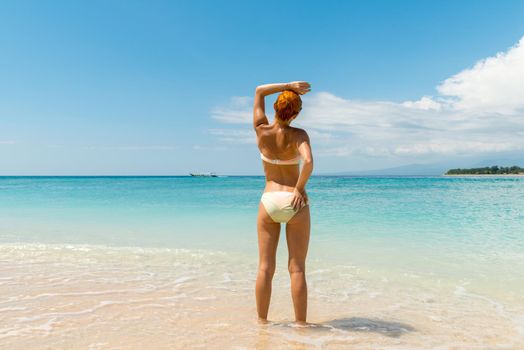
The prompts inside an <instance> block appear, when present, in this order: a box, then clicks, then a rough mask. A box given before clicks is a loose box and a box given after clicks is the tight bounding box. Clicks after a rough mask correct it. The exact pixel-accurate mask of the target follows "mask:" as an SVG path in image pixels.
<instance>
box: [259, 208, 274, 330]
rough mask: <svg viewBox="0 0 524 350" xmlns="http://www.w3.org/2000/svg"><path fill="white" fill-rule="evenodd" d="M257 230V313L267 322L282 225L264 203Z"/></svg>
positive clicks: (260, 209)
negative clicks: (273, 217) (268, 211)
mask: <svg viewBox="0 0 524 350" xmlns="http://www.w3.org/2000/svg"><path fill="white" fill-rule="evenodd" d="M257 229H258V256H259V262H258V275H257V283H256V298H257V312H258V318H259V319H260V320H267V312H268V310H269V301H270V299H271V282H272V280H273V275H274V274H275V267H276V253H277V245H278V238H279V237H280V224H279V223H276V222H274V221H273V220H272V219H271V217H270V216H269V215H268V214H267V212H266V209H265V208H264V205H263V204H262V203H260V205H259V207H258V218H257Z"/></svg>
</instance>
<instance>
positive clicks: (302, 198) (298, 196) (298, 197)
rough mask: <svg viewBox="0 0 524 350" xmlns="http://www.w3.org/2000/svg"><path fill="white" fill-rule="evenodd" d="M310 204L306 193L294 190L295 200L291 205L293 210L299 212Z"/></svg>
mask: <svg viewBox="0 0 524 350" xmlns="http://www.w3.org/2000/svg"><path fill="white" fill-rule="evenodd" d="M307 203H308V197H307V194H306V191H305V190H304V191H303V192H300V191H299V190H298V189H297V188H295V189H294V190H293V199H292V200H291V205H292V206H293V209H295V210H299V209H302V207H303V206H305V205H306V204H307Z"/></svg>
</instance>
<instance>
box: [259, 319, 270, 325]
mask: <svg viewBox="0 0 524 350" xmlns="http://www.w3.org/2000/svg"><path fill="white" fill-rule="evenodd" d="M258 324H260V325H263V324H269V321H268V320H267V318H262V317H259V318H258Z"/></svg>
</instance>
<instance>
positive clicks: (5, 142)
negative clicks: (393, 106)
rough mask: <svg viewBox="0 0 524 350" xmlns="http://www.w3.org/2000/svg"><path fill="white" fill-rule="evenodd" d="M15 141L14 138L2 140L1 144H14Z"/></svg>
mask: <svg viewBox="0 0 524 350" xmlns="http://www.w3.org/2000/svg"><path fill="white" fill-rule="evenodd" d="M15 143H16V142H14V141H12V140H0V145H14V144H15Z"/></svg>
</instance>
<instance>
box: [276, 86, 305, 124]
mask: <svg viewBox="0 0 524 350" xmlns="http://www.w3.org/2000/svg"><path fill="white" fill-rule="evenodd" d="M273 107H275V112H276V114H275V117H276V118H278V119H280V120H282V121H285V122H287V121H288V120H291V117H293V116H294V115H295V114H298V113H299V112H300V110H301V109H302V99H301V98H300V96H299V95H298V94H297V93H296V92H294V91H291V90H284V91H282V92H281V93H280V95H278V97H277V100H276V101H275V104H274V105H273Z"/></svg>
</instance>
